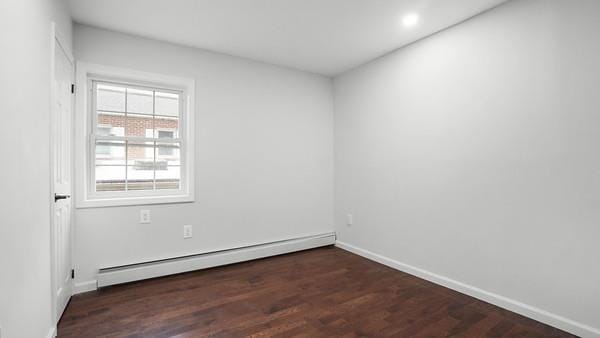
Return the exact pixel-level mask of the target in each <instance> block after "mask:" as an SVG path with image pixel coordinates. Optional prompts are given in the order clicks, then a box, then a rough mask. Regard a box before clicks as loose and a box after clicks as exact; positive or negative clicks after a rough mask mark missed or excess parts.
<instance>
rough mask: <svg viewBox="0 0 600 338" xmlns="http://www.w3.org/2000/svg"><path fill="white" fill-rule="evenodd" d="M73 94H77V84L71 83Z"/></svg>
mask: <svg viewBox="0 0 600 338" xmlns="http://www.w3.org/2000/svg"><path fill="white" fill-rule="evenodd" d="M71 94H75V84H74V83H71Z"/></svg>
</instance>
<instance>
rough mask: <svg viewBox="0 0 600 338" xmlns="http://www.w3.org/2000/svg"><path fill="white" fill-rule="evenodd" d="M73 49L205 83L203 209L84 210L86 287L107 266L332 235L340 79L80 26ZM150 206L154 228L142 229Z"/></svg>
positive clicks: (201, 108)
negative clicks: (185, 229) (335, 101)
mask: <svg viewBox="0 0 600 338" xmlns="http://www.w3.org/2000/svg"><path fill="white" fill-rule="evenodd" d="M74 45H75V56H76V58H77V59H78V60H79V61H86V62H92V63H98V64H104V65H109V66H118V67H125V68H131V69H135V70H141V71H147V72H154V73H161V74H166V75H174V76H181V77H193V78H195V80H196V116H195V117H196V130H195V133H196V202H195V203H192V204H173V205H158V206H149V207H117V208H99V209H78V210H77V211H76V218H75V224H76V242H75V244H76V251H75V262H76V270H77V273H76V282H77V283H82V282H87V281H90V280H94V279H95V278H96V277H95V276H96V273H97V270H98V269H99V268H102V267H107V266H114V265H120V264H126V263H134V262H140V261H147V260H151V259H156V258H165V257H173V256H178V255H185V254H193V253H201V252H206V251H211V250H215V249H223V248H231V247H236V246H240V245H247V244H254V243H262V242H266V241H273V240H279V239H286V238H292V237H298V236H303V235H309V234H317V233H323V232H328V231H332V230H333V108H332V87H331V80H330V79H327V78H325V77H321V76H317V75H312V74H308V73H302V72H298V71H293V70H289V69H285V68H281V67H276V66H270V65H266V64H262V63H258V62H253V61H249V60H246V59H241V58H236V57H231V56H226V55H222V54H216V53H211V52H206V51H201V50H198V49H192V48H186V47H180V46H176V45H171V44H167V43H162V42H158V41H153V40H148V39H143V38H139V37H134V36H130V35H125V34H119V33H114V32H109V31H105V30H100V29H95V28H91V27H87V26H80V25H76V27H75V34H74ZM82 113H83V112H81V111H78V112H77V114H82ZM141 209H150V210H151V212H152V224H139V223H138V219H139V210H141ZM184 224H192V225H193V226H194V237H193V238H192V239H188V240H184V239H183V236H182V226H183V225H184Z"/></svg>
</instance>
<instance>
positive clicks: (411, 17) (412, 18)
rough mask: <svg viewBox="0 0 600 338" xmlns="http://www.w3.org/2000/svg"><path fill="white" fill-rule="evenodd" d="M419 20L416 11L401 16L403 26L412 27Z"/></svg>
mask: <svg viewBox="0 0 600 338" xmlns="http://www.w3.org/2000/svg"><path fill="white" fill-rule="evenodd" d="M417 22H419V15H418V14H417V13H411V14H407V15H405V16H404V17H403V18H402V24H403V25H404V27H412V26H414V25H416V24H417Z"/></svg>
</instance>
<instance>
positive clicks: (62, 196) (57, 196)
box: [54, 194, 71, 202]
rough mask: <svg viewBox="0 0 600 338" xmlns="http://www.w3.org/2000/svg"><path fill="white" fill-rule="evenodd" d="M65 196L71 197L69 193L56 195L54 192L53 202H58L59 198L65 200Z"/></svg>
mask: <svg viewBox="0 0 600 338" xmlns="http://www.w3.org/2000/svg"><path fill="white" fill-rule="evenodd" d="M67 198H71V195H58V194H54V202H58V201H60V200H66V199H67Z"/></svg>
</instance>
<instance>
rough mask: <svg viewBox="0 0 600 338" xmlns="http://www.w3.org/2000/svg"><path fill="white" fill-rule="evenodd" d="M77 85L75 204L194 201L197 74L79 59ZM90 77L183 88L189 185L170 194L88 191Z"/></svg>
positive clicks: (186, 180)
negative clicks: (118, 194) (173, 73)
mask: <svg viewBox="0 0 600 338" xmlns="http://www.w3.org/2000/svg"><path fill="white" fill-rule="evenodd" d="M75 78H76V81H75V83H76V85H75V102H76V104H75V126H76V128H75V182H76V184H75V188H76V190H75V207H76V208H95V207H110V206H123V205H147V204H165V203H187V202H193V201H194V193H195V184H194V176H195V175H194V164H195V160H194V154H195V152H194V147H195V141H194V134H195V133H194V130H195V129H194V128H195V127H194V118H195V115H196V110H195V105H194V104H195V103H194V97H195V95H196V82H195V80H194V79H193V78H183V77H175V76H169V75H162V74H155V73H148V72H142V71H137V70H132V69H126V68H118V67H111V66H104V65H98V64H92V63H86V62H77V65H76V77H75ZM89 78H107V79H112V80H116V81H119V82H123V83H129V82H131V81H134V82H135V84H138V85H147V86H151V87H164V86H167V87H169V88H170V89H174V90H180V91H182V92H183V93H184V95H183V97H182V101H183V107H184V110H185V111H184V116H182V117H181V122H180V123H181V128H180V135H182V139H183V140H184V142H183V143H182V144H183V149H182V153H183V154H184V156H182V160H183V161H185V163H184V165H183V166H182V172H181V175H182V180H183V182H184V185H185V187H183V191H176V192H174V193H171V194H168V193H167V191H166V190H165V191H162V192H161V193H160V194H158V195H157V194H142V193H138V194H139V196H137V195H136V196H134V195H135V194H129V195H125V196H122V197H116V196H110V197H106V198H105V197H103V196H91V195H92V194H90V193H89V192H88V188H89V181H90V178H89V177H88V174H89V170H90V169H89V168H88V166H89V163H90V161H89V159H88V156H90V155H89V154H88V149H89V137H88V135H89V134H90V128H91V125H92V123H91V121H90V115H91V114H90V113H89V107H90V102H89V95H88V94H89V91H90V81H88V79H89Z"/></svg>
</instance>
